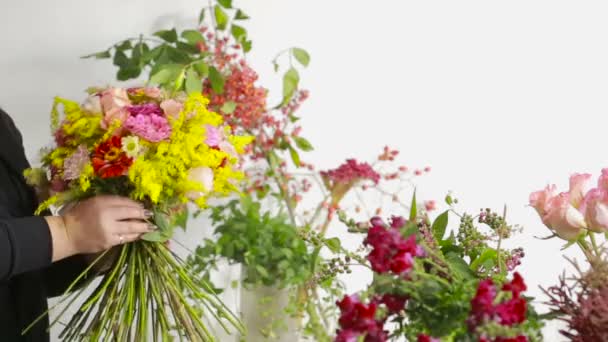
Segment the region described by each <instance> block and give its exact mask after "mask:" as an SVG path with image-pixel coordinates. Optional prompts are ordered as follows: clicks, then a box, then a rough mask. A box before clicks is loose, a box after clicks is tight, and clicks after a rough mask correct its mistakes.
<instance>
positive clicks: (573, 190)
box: [569, 173, 591, 208]
mask: <svg viewBox="0 0 608 342" xmlns="http://www.w3.org/2000/svg"><path fill="white" fill-rule="evenodd" d="M590 180H591V175H590V174H588V173H575V174H573V175H572V176H570V191H569V193H570V203H572V205H573V206H574V207H575V208H580V206H581V204H582V202H583V199H584V198H585V195H586V194H587V192H588V191H589V190H590V189H591V184H590Z"/></svg>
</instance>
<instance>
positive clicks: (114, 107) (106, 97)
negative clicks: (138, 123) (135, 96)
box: [100, 88, 131, 129]
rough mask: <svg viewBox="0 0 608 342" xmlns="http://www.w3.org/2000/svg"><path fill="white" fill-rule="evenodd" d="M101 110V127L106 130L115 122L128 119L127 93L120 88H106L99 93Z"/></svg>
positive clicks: (128, 102) (129, 102)
mask: <svg viewBox="0 0 608 342" xmlns="http://www.w3.org/2000/svg"><path fill="white" fill-rule="evenodd" d="M100 103H101V109H102V110H103V112H104V119H103V121H102V122H101V125H102V127H103V128H104V129H107V128H108V127H109V126H110V125H112V123H113V122H114V121H115V120H119V121H120V122H124V121H125V120H126V119H127V118H128V117H129V112H128V111H127V110H126V108H125V107H126V106H129V105H131V101H130V100H129V96H128V95H127V91H126V90H125V89H121V88H108V89H106V90H104V91H103V92H102V93H101V98H100Z"/></svg>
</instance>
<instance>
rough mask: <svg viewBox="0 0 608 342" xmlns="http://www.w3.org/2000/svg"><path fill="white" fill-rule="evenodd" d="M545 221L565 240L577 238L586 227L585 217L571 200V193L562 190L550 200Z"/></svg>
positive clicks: (544, 217) (546, 208)
mask: <svg viewBox="0 0 608 342" xmlns="http://www.w3.org/2000/svg"><path fill="white" fill-rule="evenodd" d="M545 210H546V214H545V215H544V216H543V217H542V219H543V223H544V224H545V225H546V226H547V227H549V229H551V230H553V231H554V232H555V233H556V234H557V235H558V236H559V237H560V238H562V239H564V240H573V239H576V238H577V237H578V236H579V235H580V234H581V233H582V232H583V231H584V229H585V228H587V224H586V223H585V217H584V216H583V214H582V213H581V212H580V211H579V210H578V209H576V208H575V207H574V206H573V205H572V204H571V200H570V194H569V193H567V192H562V193H560V194H559V195H557V196H554V197H553V198H551V199H550V200H549V202H548V203H547V205H546V207H545Z"/></svg>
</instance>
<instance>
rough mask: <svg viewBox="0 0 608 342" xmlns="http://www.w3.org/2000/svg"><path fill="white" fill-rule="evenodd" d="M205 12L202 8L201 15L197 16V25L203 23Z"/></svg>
mask: <svg viewBox="0 0 608 342" xmlns="http://www.w3.org/2000/svg"><path fill="white" fill-rule="evenodd" d="M206 10H207V9H206V8H203V9H202V10H201V13H200V14H199V15H198V23H199V24H200V23H202V22H203V21H205V11H206Z"/></svg>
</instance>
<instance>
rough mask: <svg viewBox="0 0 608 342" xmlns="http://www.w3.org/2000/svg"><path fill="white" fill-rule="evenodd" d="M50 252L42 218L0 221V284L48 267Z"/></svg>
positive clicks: (49, 243)
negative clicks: (22, 274)
mask: <svg viewBox="0 0 608 342" xmlns="http://www.w3.org/2000/svg"><path fill="white" fill-rule="evenodd" d="M0 209H2V208H0ZM52 249H53V246H52V240H51V232H50V230H49V226H48V224H47V222H46V220H45V219H44V218H42V217H37V216H32V217H23V218H11V219H0V283H1V282H4V281H8V280H10V279H11V278H12V277H14V276H16V275H19V274H21V273H25V272H29V271H34V270H42V269H44V268H46V267H47V266H49V265H50V264H51V259H52V252H53V251H52Z"/></svg>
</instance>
